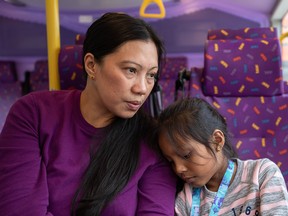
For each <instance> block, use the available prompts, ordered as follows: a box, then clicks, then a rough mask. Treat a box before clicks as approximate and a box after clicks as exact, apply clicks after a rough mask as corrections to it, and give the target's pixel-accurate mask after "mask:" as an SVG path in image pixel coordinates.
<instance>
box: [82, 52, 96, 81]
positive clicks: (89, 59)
mask: <svg viewBox="0 0 288 216" xmlns="http://www.w3.org/2000/svg"><path fill="white" fill-rule="evenodd" d="M84 66H85V71H86V73H87V74H88V77H90V78H91V79H92V80H94V79H95V77H96V68H97V63H96V61H95V58H94V55H93V54H92V53H87V54H86V55H85V56H84Z"/></svg>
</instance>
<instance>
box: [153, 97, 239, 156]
mask: <svg viewBox="0 0 288 216" xmlns="http://www.w3.org/2000/svg"><path fill="white" fill-rule="evenodd" d="M158 120H159V128H158V129H159V130H158V131H159V132H164V133H165V135H166V136H167V137H168V138H169V139H170V140H171V141H172V143H174V144H175V146H177V145H178V143H182V142H183V140H189V139H191V138H192V139H193V140H195V141H197V142H199V143H201V144H203V145H205V146H206V148H207V149H209V150H210V151H211V153H212V154H213V153H214V151H213V150H212V148H211V143H212V140H211V138H212V135H213V132H214V131H215V129H219V130H221V131H222V132H223V134H224V137H225V144H224V146H223V153H224V155H225V156H226V157H227V158H228V159H230V158H233V157H237V153H236V151H235V150H234V148H233V146H232V144H231V141H230V138H229V133H228V128H227V124H226V120H225V119H224V117H223V116H222V115H221V114H220V113H219V112H218V111H217V110H216V109H215V108H213V107H212V106H211V105H210V104H209V103H208V102H206V101H205V100H203V99H201V98H184V99H181V100H179V101H176V102H175V103H174V104H172V105H170V106H169V107H167V108H166V109H165V110H164V111H163V112H162V113H161V114H160V116H159V119H158Z"/></svg>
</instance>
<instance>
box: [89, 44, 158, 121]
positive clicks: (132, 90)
mask: <svg viewBox="0 0 288 216" xmlns="http://www.w3.org/2000/svg"><path fill="white" fill-rule="evenodd" d="M86 71H87V68H86ZM90 72H91V71H90ZM90 72H88V75H91V74H90ZM92 72H93V73H94V74H93V76H95V79H94V80H91V79H89V78H88V80H89V82H90V84H91V85H90V84H89V85H90V87H91V86H92V88H89V89H90V91H89V93H90V94H92V95H93V100H94V105H93V106H94V109H95V110H96V111H97V112H99V113H102V114H103V115H105V116H109V117H114V116H119V117H122V118H130V117H132V116H133V115H134V114H135V113H136V112H137V110H138V109H139V108H140V107H141V106H142V105H143V103H144V102H145V100H146V99H147V97H148V95H149V94H150V92H151V90H152V88H153V86H154V83H155V77H156V74H157V72H158V54H157V49H156V46H155V44H154V43H153V42H152V41H141V40H135V41H130V42H127V43H124V44H123V45H122V46H120V47H119V48H118V49H117V50H116V52H114V53H112V54H109V55H107V56H105V57H104V59H103V61H102V62H101V63H100V64H98V63H97V62H95V65H93V68H92ZM87 84H88V83H87ZM91 89H92V90H91ZM90 98H91V97H90Z"/></svg>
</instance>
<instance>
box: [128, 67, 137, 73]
mask: <svg viewBox="0 0 288 216" xmlns="http://www.w3.org/2000/svg"><path fill="white" fill-rule="evenodd" d="M128 71H129V72H130V73H136V69H135V68H128Z"/></svg>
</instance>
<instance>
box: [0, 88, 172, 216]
mask: <svg viewBox="0 0 288 216" xmlns="http://www.w3.org/2000/svg"><path fill="white" fill-rule="evenodd" d="M80 94H81V92H80V91H77V90H73V91H50V92H49V91H47V92H37V93H31V94H29V95H27V96H24V97H22V98H21V99H19V100H18V101H17V102H16V103H15V104H14V105H13V106H12V108H11V110H10V113H9V114H8V117H7V121H6V123H5V125H4V127H3V130H2V133H1V135H0V214H1V215H5V216H9V215H13V216H14V215H22V216H23V215H27V216H28V215H29V216H43V215H49V216H51V215H54V216H68V215H70V209H71V201H72V198H73V196H74V194H75V191H76V189H77V188H78V186H79V183H80V179H81V177H82V176H83V173H84V171H85V169H86V168H87V166H88V163H89V148H90V147H89V146H90V143H91V139H92V137H96V138H97V140H100V139H101V136H103V129H101V128H94V127H93V126H91V125H89V124H88V123H87V122H86V121H85V120H84V118H83V116H82V115H81V112H80ZM175 190H176V178H175V176H174V174H173V172H172V171H171V169H170V166H169V165H168V164H166V163H165V162H163V161H161V160H160V159H159V158H158V157H157V156H156V154H155V153H154V152H153V151H152V150H151V149H150V148H149V147H148V146H147V145H146V144H145V143H141V152H140V161H139V165H138V168H137V170H136V172H135V174H134V176H133V177H132V178H131V180H130V181H129V183H128V184H127V185H126V187H125V188H124V189H123V191H122V192H121V193H120V194H119V195H118V196H117V197H116V198H115V199H114V200H113V201H112V202H111V203H110V204H109V205H108V206H107V207H106V208H105V209H104V210H103V213H102V215H113V216H115V215H123V216H130V215H131V216H132V215H133V216H134V215H149V216H153V215H173V214H174V198H175Z"/></svg>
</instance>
